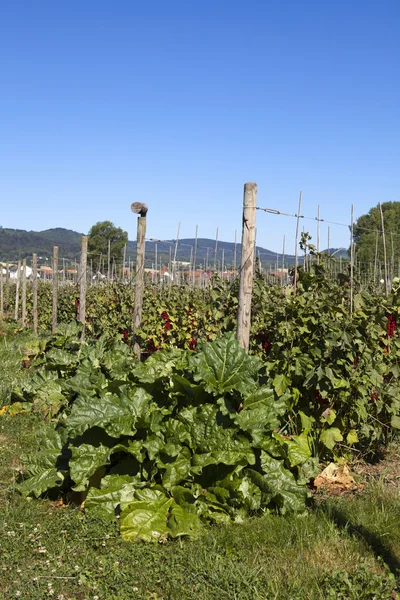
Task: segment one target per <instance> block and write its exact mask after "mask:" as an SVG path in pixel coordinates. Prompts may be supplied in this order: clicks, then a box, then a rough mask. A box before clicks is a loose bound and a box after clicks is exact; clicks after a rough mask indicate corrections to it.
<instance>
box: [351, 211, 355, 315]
mask: <svg viewBox="0 0 400 600" xmlns="http://www.w3.org/2000/svg"><path fill="white" fill-rule="evenodd" d="M353 233H354V204H352V205H351V229H350V315H353V293H354V242H353V237H354V236H353Z"/></svg>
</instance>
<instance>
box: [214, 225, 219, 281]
mask: <svg viewBox="0 0 400 600" xmlns="http://www.w3.org/2000/svg"><path fill="white" fill-rule="evenodd" d="M217 251H218V227H217V232H216V234H215V247H214V271H215V270H216V268H217Z"/></svg>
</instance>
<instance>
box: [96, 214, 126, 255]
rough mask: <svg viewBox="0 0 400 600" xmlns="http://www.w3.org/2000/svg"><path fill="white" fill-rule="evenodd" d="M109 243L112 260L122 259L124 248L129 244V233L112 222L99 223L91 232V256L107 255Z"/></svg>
mask: <svg viewBox="0 0 400 600" xmlns="http://www.w3.org/2000/svg"><path fill="white" fill-rule="evenodd" d="M109 241H110V255H111V258H121V256H122V252H123V249H124V246H125V244H127V243H128V233H127V232H126V231H124V230H123V229H121V227H116V226H115V225H114V223H111V221H101V222H98V223H96V225H93V227H91V229H90V231H89V234H88V251H89V252H90V253H91V254H103V256H104V255H107V254H108V242H109Z"/></svg>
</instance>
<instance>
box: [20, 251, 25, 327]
mask: <svg viewBox="0 0 400 600" xmlns="http://www.w3.org/2000/svg"><path fill="white" fill-rule="evenodd" d="M21 325H22V327H25V326H26V258H24V260H23V261H22V318H21Z"/></svg>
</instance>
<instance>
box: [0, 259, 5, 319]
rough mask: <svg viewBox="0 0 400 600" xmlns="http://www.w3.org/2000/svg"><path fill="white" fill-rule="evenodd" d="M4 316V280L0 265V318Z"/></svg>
mask: <svg viewBox="0 0 400 600" xmlns="http://www.w3.org/2000/svg"><path fill="white" fill-rule="evenodd" d="M3 317H4V281H3V265H0V318H1V319H2V318H3Z"/></svg>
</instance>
